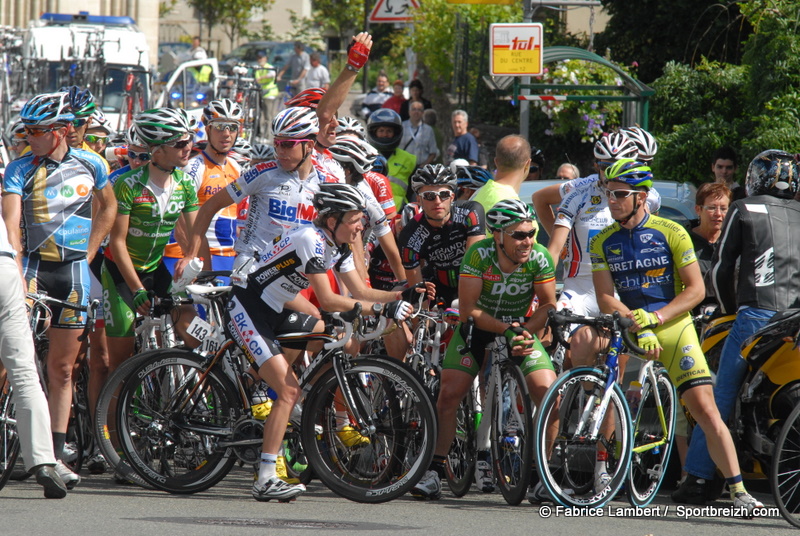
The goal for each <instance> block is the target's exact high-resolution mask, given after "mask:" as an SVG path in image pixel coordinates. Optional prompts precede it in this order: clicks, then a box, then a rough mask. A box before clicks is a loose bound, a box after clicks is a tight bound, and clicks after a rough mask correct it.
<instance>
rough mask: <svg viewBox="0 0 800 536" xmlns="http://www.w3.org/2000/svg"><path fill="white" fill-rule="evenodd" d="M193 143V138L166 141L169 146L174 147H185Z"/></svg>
mask: <svg viewBox="0 0 800 536" xmlns="http://www.w3.org/2000/svg"><path fill="white" fill-rule="evenodd" d="M190 143H192V140H191V139H189V140H181V141H173V142H172V143H165V144H164V145H166V146H167V147H172V148H174V149H184V148H185V147H186V146H187V145H189V144H190Z"/></svg>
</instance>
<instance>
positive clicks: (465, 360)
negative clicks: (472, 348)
mask: <svg viewBox="0 0 800 536" xmlns="http://www.w3.org/2000/svg"><path fill="white" fill-rule="evenodd" d="M462 349H463V347H460V348H459V351H461V350H462ZM461 366H462V367H466V368H472V358H471V357H470V356H468V355H465V356H464V357H462V358H461Z"/></svg>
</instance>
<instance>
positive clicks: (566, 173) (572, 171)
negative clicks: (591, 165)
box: [556, 162, 581, 181]
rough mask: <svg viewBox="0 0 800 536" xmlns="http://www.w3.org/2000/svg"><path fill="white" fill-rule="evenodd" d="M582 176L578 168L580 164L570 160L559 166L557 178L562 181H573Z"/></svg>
mask: <svg viewBox="0 0 800 536" xmlns="http://www.w3.org/2000/svg"><path fill="white" fill-rule="evenodd" d="M580 176H581V171H580V170H579V169H578V166H576V165H575V164H570V163H569V162H565V163H563V164H561V165H560V166H558V171H557V172H556V179H558V180H560V181H571V180H574V179H577V178H579V177H580Z"/></svg>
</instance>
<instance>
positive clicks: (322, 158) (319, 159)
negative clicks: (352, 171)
mask: <svg viewBox="0 0 800 536" xmlns="http://www.w3.org/2000/svg"><path fill="white" fill-rule="evenodd" d="M311 162H312V163H313V164H314V167H315V168H316V169H317V170H318V171H320V172H321V173H323V174H324V175H326V179H325V182H344V168H342V165H341V164H340V163H339V161H338V160H336V159H335V158H334V157H333V155H332V154H331V152H330V151H329V150H328V149H323V150H321V151H318V150H317V149H316V148H315V149H314V151H313V152H312V153H311Z"/></svg>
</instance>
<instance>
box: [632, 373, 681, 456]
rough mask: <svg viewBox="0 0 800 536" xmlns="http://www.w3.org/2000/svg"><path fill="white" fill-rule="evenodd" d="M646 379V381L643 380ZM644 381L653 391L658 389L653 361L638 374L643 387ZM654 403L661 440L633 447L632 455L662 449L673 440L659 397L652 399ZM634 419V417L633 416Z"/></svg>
mask: <svg viewBox="0 0 800 536" xmlns="http://www.w3.org/2000/svg"><path fill="white" fill-rule="evenodd" d="M645 378H646V380H645ZM645 381H648V382H649V383H650V385H652V386H653V388H654V389H658V380H657V378H656V373H655V364H654V362H653V361H648V362H646V363H645V364H644V366H643V367H642V370H641V371H640V372H639V383H641V384H642V385H645ZM654 398H655V401H656V413H657V414H658V421H659V422H660V423H661V430H662V431H663V433H664V436H663V438H662V439H660V440H658V441H653V442H650V443H645V444H643V445H639V446H634V447H633V452H634V454H640V453H642V452H646V451H648V450H652V449H654V448H658V447H663V446H664V445H666V444H668V443H669V442H671V441H672V439H673V437H672V436H673V434H671V433H670V432H671V431H670V430H669V426H668V425H667V418H666V416H665V415H664V404H663V403H662V401H661V397H660V396H656V397H654ZM633 417H634V418H636V416H633Z"/></svg>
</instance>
